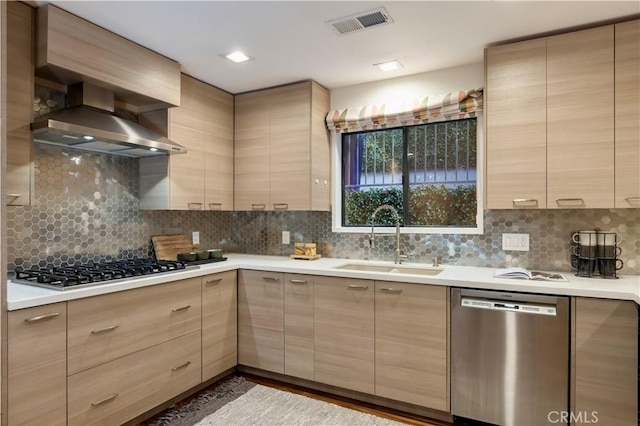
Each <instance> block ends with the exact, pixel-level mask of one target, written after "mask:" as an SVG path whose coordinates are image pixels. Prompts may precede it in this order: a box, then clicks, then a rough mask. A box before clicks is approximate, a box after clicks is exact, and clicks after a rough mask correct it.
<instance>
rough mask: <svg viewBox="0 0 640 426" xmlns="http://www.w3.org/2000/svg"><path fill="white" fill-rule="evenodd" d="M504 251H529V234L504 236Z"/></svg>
mask: <svg viewBox="0 0 640 426" xmlns="http://www.w3.org/2000/svg"><path fill="white" fill-rule="evenodd" d="M502 250H510V251H529V234H502Z"/></svg>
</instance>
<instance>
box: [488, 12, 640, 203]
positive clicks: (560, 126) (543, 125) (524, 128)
mask: <svg viewBox="0 0 640 426" xmlns="http://www.w3.org/2000/svg"><path fill="white" fill-rule="evenodd" d="M639 25H640V24H639V21H638V20H636V21H631V22H626V23H622V24H616V25H608V26H604V27H598V28H593V29H588V30H583V31H577V32H572V33H567V34H561V35H557V36H552V37H547V38H541V39H536V40H531V41H526V42H519V43H514V44H509V45H503V46H496V47H490V48H489V49H487V52H486V67H487V73H486V74H487V91H486V100H487V101H486V110H487V115H486V123H487V141H486V147H487V151H486V152H487V163H486V165H487V172H486V173H487V174H486V176H487V184H486V190H487V192H486V207H487V208H489V209H510V208H542V209H543V208H548V209H555V208H614V207H640V127H639V126H640V124H639V121H640V120H638V116H639V114H640V106H639V105H640V100H639V96H640V95H639V92H640V91H639V90H638V87H639V86H640V82H639V79H640V77H639V73H638V68H639V67H640V65H639V64H640V59H639V58H638V57H639V55H640V53H639V52H640V41H639V40H640V38H639V35H638V34H639V30H638V28H639ZM614 33H615V34H614ZM614 35H615V36H614ZM614 52H615V55H614ZM614 100H615V102H614Z"/></svg>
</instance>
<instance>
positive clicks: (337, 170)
mask: <svg viewBox="0 0 640 426" xmlns="http://www.w3.org/2000/svg"><path fill="white" fill-rule="evenodd" d="M475 118H476V144H477V147H476V167H477V173H476V175H477V180H476V206H477V207H476V208H477V210H476V226H475V227H448V226H447V227H435V226H434V227H424V226H422V227H405V226H402V225H401V226H400V233H401V234H426V235H428V234H440V235H441V234H454V235H482V234H483V233H484V167H485V160H484V127H485V126H484V114H483V113H482V112H481V111H478V113H477V115H476V117H475ZM447 121H455V120H447ZM399 127H403V126H399ZM390 129H392V128H385V129H381V130H390ZM354 133H355V132H354ZM331 182H332V184H331V204H332V208H331V231H332V232H335V233H345V234H365V233H366V234H369V233H371V226H370V225H369V226H348V227H347V226H342V214H343V206H342V198H343V197H342V195H343V194H342V184H343V176H342V133H334V134H332V137H331ZM375 233H376V234H392V233H395V228H393V227H386V226H376V227H375Z"/></svg>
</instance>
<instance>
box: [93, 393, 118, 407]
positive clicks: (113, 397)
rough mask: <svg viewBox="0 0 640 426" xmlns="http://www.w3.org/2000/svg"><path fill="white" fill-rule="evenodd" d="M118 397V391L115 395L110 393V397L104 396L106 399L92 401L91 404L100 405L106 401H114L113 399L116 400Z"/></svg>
mask: <svg viewBox="0 0 640 426" xmlns="http://www.w3.org/2000/svg"><path fill="white" fill-rule="evenodd" d="M117 397H118V394H117V393H114V394H113V395H110V396H108V397H106V398H104V399H101V400H100V401H96V402H92V403H91V406H92V407H97V406H98V405H102V404H104V403H105V402H109V401H113V400H114V399H116V398H117Z"/></svg>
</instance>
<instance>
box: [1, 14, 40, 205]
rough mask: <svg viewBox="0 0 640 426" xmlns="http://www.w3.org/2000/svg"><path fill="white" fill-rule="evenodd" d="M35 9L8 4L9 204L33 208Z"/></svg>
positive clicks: (7, 122)
mask: <svg viewBox="0 0 640 426" xmlns="http://www.w3.org/2000/svg"><path fill="white" fill-rule="evenodd" d="M33 85H34V77H33V9H32V8H31V7H29V6H27V5H25V4H22V3H19V2H8V3H7V77H6V86H5V87H6V97H7V110H6V111H7V112H6V114H7V120H6V125H7V128H6V138H7V139H6V140H7V174H6V188H7V198H6V203H7V204H10V205H20V206H24V205H29V204H31V177H32V174H33V171H32V168H31V146H32V141H31V140H32V136H31V128H30V124H31V120H32V117H33V87H34V86H33Z"/></svg>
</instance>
